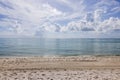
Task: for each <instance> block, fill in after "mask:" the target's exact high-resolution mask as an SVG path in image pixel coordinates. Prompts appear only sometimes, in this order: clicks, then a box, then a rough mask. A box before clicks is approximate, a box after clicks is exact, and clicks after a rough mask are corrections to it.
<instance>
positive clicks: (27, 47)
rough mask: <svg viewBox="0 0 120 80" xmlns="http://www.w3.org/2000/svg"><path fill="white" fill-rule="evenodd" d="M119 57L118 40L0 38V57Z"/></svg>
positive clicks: (119, 40)
mask: <svg viewBox="0 0 120 80" xmlns="http://www.w3.org/2000/svg"><path fill="white" fill-rule="evenodd" d="M43 55H63V56H65V55H120V39H37V38H36V39H31V38H29V39H24V38H21V39H15V38H0V56H43Z"/></svg>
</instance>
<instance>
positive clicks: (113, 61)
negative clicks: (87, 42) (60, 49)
mask: <svg viewBox="0 0 120 80" xmlns="http://www.w3.org/2000/svg"><path fill="white" fill-rule="evenodd" d="M0 80H120V56H66V57H62V56H61V57H58V56H43V57H1V58H0Z"/></svg>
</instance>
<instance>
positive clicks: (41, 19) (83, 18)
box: [0, 0, 120, 38]
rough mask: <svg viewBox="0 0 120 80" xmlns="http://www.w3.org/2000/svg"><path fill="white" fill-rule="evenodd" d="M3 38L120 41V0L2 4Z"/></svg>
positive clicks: (16, 0)
mask: <svg viewBox="0 0 120 80" xmlns="http://www.w3.org/2000/svg"><path fill="white" fill-rule="evenodd" d="M0 37H40V38H42V37H43V38H120V0H0Z"/></svg>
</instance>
